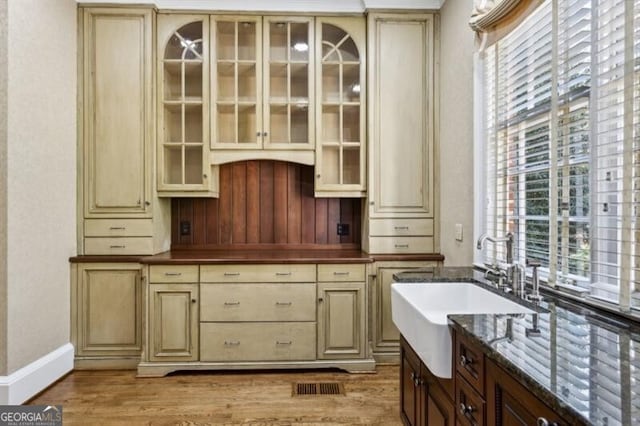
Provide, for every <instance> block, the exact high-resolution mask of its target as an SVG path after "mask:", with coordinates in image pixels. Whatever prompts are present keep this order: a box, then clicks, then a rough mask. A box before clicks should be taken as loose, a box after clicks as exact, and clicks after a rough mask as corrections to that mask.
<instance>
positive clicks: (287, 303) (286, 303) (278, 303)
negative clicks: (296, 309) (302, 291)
mask: <svg viewBox="0 0 640 426" xmlns="http://www.w3.org/2000/svg"><path fill="white" fill-rule="evenodd" d="M276 306H291V302H276Z"/></svg>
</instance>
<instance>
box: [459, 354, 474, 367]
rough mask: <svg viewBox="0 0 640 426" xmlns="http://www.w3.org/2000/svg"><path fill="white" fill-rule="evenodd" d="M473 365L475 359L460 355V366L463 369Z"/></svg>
mask: <svg viewBox="0 0 640 426" xmlns="http://www.w3.org/2000/svg"><path fill="white" fill-rule="evenodd" d="M471 364H473V359H472V358H467V357H466V356H465V355H460V366H462V367H465V368H466V367H467V366H469V365H471Z"/></svg>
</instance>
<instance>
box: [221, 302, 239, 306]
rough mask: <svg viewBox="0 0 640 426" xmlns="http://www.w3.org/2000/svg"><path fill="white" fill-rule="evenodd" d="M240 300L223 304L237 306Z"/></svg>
mask: <svg viewBox="0 0 640 426" xmlns="http://www.w3.org/2000/svg"><path fill="white" fill-rule="evenodd" d="M239 304H240V302H224V306H238V305H239Z"/></svg>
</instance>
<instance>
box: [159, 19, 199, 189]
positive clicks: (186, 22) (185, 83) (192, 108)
mask: <svg viewBox="0 0 640 426" xmlns="http://www.w3.org/2000/svg"><path fill="white" fill-rule="evenodd" d="M208 25H209V21H208V19H207V17H199V16H186V15H175V16H171V15H159V16H158V57H159V58H160V61H159V70H158V100H159V106H158V126H159V127H158V143H159V146H160V149H159V152H158V178H159V179H158V190H159V191H160V192H161V194H160V195H163V194H162V192H163V191H166V192H169V194H164V195H181V194H176V193H175V192H183V191H187V192H188V191H196V192H197V191H203V190H206V189H207V188H208V187H209V183H208V181H209V179H211V177H210V176H209V175H208V173H207V164H208V162H209V158H208V156H207V153H208V150H205V148H207V149H208V140H205V139H206V135H207V133H206V132H205V129H208V101H207V96H205V94H206V93H207V87H208V73H209V72H208V58H207V55H208V52H207V40H208V29H209V27H208ZM172 192H173V193H172ZM192 195H195V194H192Z"/></svg>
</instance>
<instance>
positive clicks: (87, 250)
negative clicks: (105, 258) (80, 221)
mask: <svg viewBox="0 0 640 426" xmlns="http://www.w3.org/2000/svg"><path fill="white" fill-rule="evenodd" d="M84 254H109V255H121V254H122V255H129V254H153V238H152V237H120V238H117V237H116V238H109V237H95V238H85V239H84Z"/></svg>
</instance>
